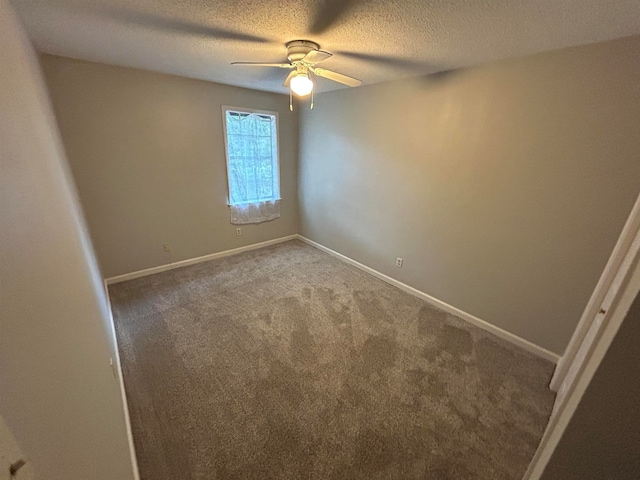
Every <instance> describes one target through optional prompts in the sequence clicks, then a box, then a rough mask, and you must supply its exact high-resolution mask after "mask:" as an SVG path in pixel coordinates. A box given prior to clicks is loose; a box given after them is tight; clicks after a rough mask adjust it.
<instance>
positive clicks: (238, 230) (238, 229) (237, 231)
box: [236, 227, 242, 235]
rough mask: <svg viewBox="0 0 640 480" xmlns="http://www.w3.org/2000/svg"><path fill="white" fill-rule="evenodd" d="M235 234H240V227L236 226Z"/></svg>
mask: <svg viewBox="0 0 640 480" xmlns="http://www.w3.org/2000/svg"><path fill="white" fill-rule="evenodd" d="M236 235H242V229H241V228H240V227H238V228H236Z"/></svg>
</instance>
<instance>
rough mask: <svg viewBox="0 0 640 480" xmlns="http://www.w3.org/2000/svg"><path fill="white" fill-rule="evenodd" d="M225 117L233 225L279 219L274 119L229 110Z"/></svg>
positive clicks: (268, 116)
mask: <svg viewBox="0 0 640 480" xmlns="http://www.w3.org/2000/svg"><path fill="white" fill-rule="evenodd" d="M225 117H226V126H227V174H228V177H229V207H230V210H231V223H233V224H247V223H260V222H266V221H269V220H274V219H276V218H278V217H280V185H279V173H278V151H277V134H276V118H275V116H274V115H268V114H257V113H246V112H234V111H227V112H226V115H225Z"/></svg>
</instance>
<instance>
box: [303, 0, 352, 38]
mask: <svg viewBox="0 0 640 480" xmlns="http://www.w3.org/2000/svg"><path fill="white" fill-rule="evenodd" d="M356 3H358V0H323V1H320V2H316V11H315V12H314V16H313V21H312V22H311V25H310V26H309V32H310V33H311V34H313V35H318V34H321V33H324V32H326V31H327V30H329V29H330V28H331V27H332V26H333V25H334V24H335V23H337V22H338V20H339V19H340V17H342V16H344V14H346V13H347V12H348V11H349V10H351V9H352V8H353V6H354V5H355V4H356Z"/></svg>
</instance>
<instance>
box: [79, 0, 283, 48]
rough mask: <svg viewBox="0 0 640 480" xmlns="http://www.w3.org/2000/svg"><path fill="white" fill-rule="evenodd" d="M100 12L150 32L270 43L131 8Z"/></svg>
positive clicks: (213, 27) (230, 31) (223, 29)
mask: <svg viewBox="0 0 640 480" xmlns="http://www.w3.org/2000/svg"><path fill="white" fill-rule="evenodd" d="M100 10H102V11H101V12H98V13H100V14H103V15H106V16H107V17H109V18H111V19H113V20H117V21H119V22H122V23H125V24H128V25H132V24H133V25H139V26H142V27H145V28H149V29H151V30H163V31H169V32H172V33H184V34H187V35H195V36H200V37H207V38H211V39H215V40H235V41H239V42H255V43H268V42H270V41H271V40H269V39H268V38H265V37H260V36H257V35H251V34H247V33H242V32H236V31H233V30H227V29H225V28H219V27H215V26H211V25H204V24H202V23H198V22H191V21H188V20H181V19H176V18H167V17H164V16H161V15H155V14H153V13H144V12H140V11H136V10H133V9H131V8H118V7H106V8H103V9H100ZM91 13H94V14H95V13H96V11H95V10H92V12H91Z"/></svg>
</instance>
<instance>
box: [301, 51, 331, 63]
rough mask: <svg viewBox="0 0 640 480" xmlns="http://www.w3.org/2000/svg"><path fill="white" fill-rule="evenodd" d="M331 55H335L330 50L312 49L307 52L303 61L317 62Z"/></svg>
mask: <svg viewBox="0 0 640 480" xmlns="http://www.w3.org/2000/svg"><path fill="white" fill-rule="evenodd" d="M331 57H333V54H332V53H329V52H325V51H324V50H311V51H310V52H309V53H307V54H306V55H305V56H304V58H303V59H302V61H303V62H309V63H313V64H316V63H320V62H322V61H324V60H326V59H327V58H331Z"/></svg>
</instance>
